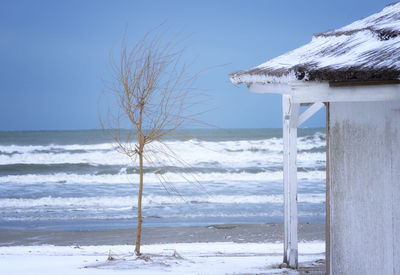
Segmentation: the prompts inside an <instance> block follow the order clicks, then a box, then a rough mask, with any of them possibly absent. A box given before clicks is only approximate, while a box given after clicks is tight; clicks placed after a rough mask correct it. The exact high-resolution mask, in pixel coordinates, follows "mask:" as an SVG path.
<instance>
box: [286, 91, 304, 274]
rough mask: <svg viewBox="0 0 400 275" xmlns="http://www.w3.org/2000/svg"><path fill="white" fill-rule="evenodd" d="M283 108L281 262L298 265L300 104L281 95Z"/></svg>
mask: <svg viewBox="0 0 400 275" xmlns="http://www.w3.org/2000/svg"><path fill="white" fill-rule="evenodd" d="M282 109H283V148H284V150H283V194H284V214H283V216H284V254H283V262H284V263H286V264H287V265H288V266H289V267H291V268H296V269H297V267H298V238H297V223H298V218H297V124H298V116H299V109H300V104H296V103H293V102H292V98H291V96H290V95H282Z"/></svg>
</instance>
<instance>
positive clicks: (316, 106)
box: [297, 102, 324, 127]
mask: <svg viewBox="0 0 400 275" xmlns="http://www.w3.org/2000/svg"><path fill="white" fill-rule="evenodd" d="M322 107H324V104H323V103H322V102H316V103H314V104H313V105H311V106H310V107H308V108H307V110H305V111H304V112H303V113H301V115H300V116H299V119H298V121H297V127H300V125H301V124H303V123H304V122H305V121H307V119H309V118H310V117H312V116H313V115H314V114H315V113H316V112H318V111H319V110H320V109H321V108H322Z"/></svg>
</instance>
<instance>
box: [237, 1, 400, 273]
mask: <svg viewBox="0 0 400 275" xmlns="http://www.w3.org/2000/svg"><path fill="white" fill-rule="evenodd" d="M230 79H231V81H232V82H233V83H234V84H235V85H238V84H242V83H243V84H246V85H247V86H248V89H249V90H250V91H252V92H256V93H279V94H282V106H283V138H284V177H283V178H284V228H285V234H284V236H285V239H284V253H283V254H284V256H283V260H284V262H285V263H287V264H288V265H289V266H290V267H292V268H297V266H298V263H297V261H298V260H297V258H298V256H297V255H298V251H297V249H298V246H297V164H296V154H297V128H298V127H299V126H300V125H301V124H302V123H303V122H304V121H306V120H307V119H308V118H309V117H311V116H312V115H313V114H314V113H315V112H316V111H318V110H319V109H321V108H323V107H324V106H326V113H327V122H326V125H327V183H326V184H327V189H326V190H327V191H326V216H327V217H326V225H327V226H326V266H327V274H400V265H399V264H398V263H397V261H398V260H399V259H400V2H398V3H394V4H391V5H388V6H386V7H385V8H384V9H383V10H382V11H381V12H379V13H376V14H373V15H371V16H369V17H366V18H364V19H362V20H358V21H355V22H353V23H352V24H350V25H347V26H345V27H343V28H340V29H337V30H334V31H329V32H325V33H320V34H316V35H314V36H313V38H312V41H311V42H310V43H308V44H306V45H304V46H302V47H300V48H297V49H295V50H293V51H291V52H288V53H286V54H284V55H281V56H278V57H276V58H274V59H272V60H269V61H267V62H266V63H263V64H261V65H259V66H257V67H255V68H251V69H249V70H245V71H240V72H236V73H232V74H231V75H230ZM300 106H308V108H307V109H306V110H305V111H304V112H302V113H300Z"/></svg>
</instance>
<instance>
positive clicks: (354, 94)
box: [291, 82, 400, 103]
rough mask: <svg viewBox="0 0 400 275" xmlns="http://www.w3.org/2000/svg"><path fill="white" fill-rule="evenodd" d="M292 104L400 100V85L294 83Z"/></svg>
mask: <svg viewBox="0 0 400 275" xmlns="http://www.w3.org/2000/svg"><path fill="white" fill-rule="evenodd" d="M291 95H292V103H308V102H367V101H391V100H400V84H388V85H368V86H343V87H329V83H327V82H304V83H298V82H296V83H293V84H292V86H291Z"/></svg>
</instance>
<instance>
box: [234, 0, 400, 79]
mask: <svg viewBox="0 0 400 275" xmlns="http://www.w3.org/2000/svg"><path fill="white" fill-rule="evenodd" d="M230 79H231V81H232V82H233V83H234V84H240V83H245V84H247V85H250V84H252V83H288V82H291V81H295V80H300V81H313V80H315V81H371V80H372V81H380V80H399V79H400V2H397V3H394V4H390V5H388V6H386V7H385V8H384V9H383V10H382V11H381V12H379V13H375V14H373V15H371V16H369V17H366V18H364V19H361V20H358V21H355V22H353V23H351V24H350V25H347V26H345V27H343V28H340V29H337V30H333V31H328V32H324V33H320V34H315V35H314V36H313V38H312V40H311V42H310V43H308V44H306V45H304V46H302V47H300V48H297V49H295V50H293V51H291V52H288V53H286V54H283V55H281V56H278V57H276V58H274V59H271V60H269V61H267V62H265V63H263V64H261V65H259V66H257V67H254V68H251V69H249V70H245V71H240V72H236V73H232V74H230Z"/></svg>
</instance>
